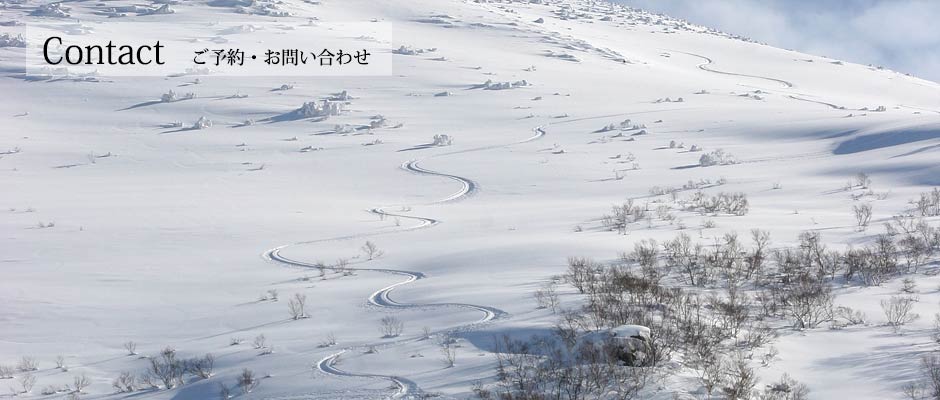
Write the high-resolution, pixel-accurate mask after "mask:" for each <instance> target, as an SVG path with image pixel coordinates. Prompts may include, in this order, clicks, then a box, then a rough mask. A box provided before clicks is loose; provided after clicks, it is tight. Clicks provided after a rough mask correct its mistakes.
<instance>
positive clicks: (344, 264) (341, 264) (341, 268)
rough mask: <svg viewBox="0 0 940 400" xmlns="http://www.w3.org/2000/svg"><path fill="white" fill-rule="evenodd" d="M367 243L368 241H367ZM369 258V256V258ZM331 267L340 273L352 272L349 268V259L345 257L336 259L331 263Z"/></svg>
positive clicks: (348, 273)
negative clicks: (334, 262)
mask: <svg viewBox="0 0 940 400" xmlns="http://www.w3.org/2000/svg"><path fill="white" fill-rule="evenodd" d="M367 243H368V242H367ZM370 260H371V258H370ZM333 269H334V270H335V271H336V272H338V273H340V274H342V275H351V274H352V272H351V271H350V270H349V260H348V259H345V258H340V259H337V260H336V264H333Z"/></svg>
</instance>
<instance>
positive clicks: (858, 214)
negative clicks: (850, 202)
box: [852, 204, 871, 231]
mask: <svg viewBox="0 0 940 400" xmlns="http://www.w3.org/2000/svg"><path fill="white" fill-rule="evenodd" d="M852 212H853V213H854V214H855V223H856V224H857V225H858V230H860V231H864V230H865V229H867V228H868V224H869V223H870V222H871V204H857V205H855V206H852Z"/></svg>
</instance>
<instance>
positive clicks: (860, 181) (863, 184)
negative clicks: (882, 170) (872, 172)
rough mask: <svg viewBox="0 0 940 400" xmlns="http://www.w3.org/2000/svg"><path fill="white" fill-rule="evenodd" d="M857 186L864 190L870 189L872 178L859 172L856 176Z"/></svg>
mask: <svg viewBox="0 0 940 400" xmlns="http://www.w3.org/2000/svg"><path fill="white" fill-rule="evenodd" d="M855 185H856V186H858V187H860V188H862V189H868V187H869V186H871V177H869V176H868V174H866V173H864V172H859V173H857V174H855Z"/></svg>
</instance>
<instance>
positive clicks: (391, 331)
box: [380, 315, 405, 338]
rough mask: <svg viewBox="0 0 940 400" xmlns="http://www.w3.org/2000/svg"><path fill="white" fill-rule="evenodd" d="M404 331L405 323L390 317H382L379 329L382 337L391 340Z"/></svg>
mask: <svg viewBox="0 0 940 400" xmlns="http://www.w3.org/2000/svg"><path fill="white" fill-rule="evenodd" d="M404 329H405V323H404V322H402V321H401V320H399V319H398V318H395V317H393V316H391V315H388V316H385V317H382V320H381V328H380V330H381V331H382V337H386V338H393V337H397V336H398V335H401V332H402V331H403V330H404Z"/></svg>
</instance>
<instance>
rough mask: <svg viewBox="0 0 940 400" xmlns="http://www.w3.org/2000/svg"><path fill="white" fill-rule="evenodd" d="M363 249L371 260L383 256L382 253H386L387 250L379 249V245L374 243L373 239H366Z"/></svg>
mask: <svg viewBox="0 0 940 400" xmlns="http://www.w3.org/2000/svg"><path fill="white" fill-rule="evenodd" d="M361 249H362V252H363V253H364V254H365V255H366V258H368V259H369V260H374V259H376V258H379V257H382V255H383V254H385V252H383V251H382V250H379V247H378V246H376V245H375V243H372V241H366V243H365V244H364V245H362V248H361Z"/></svg>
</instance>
